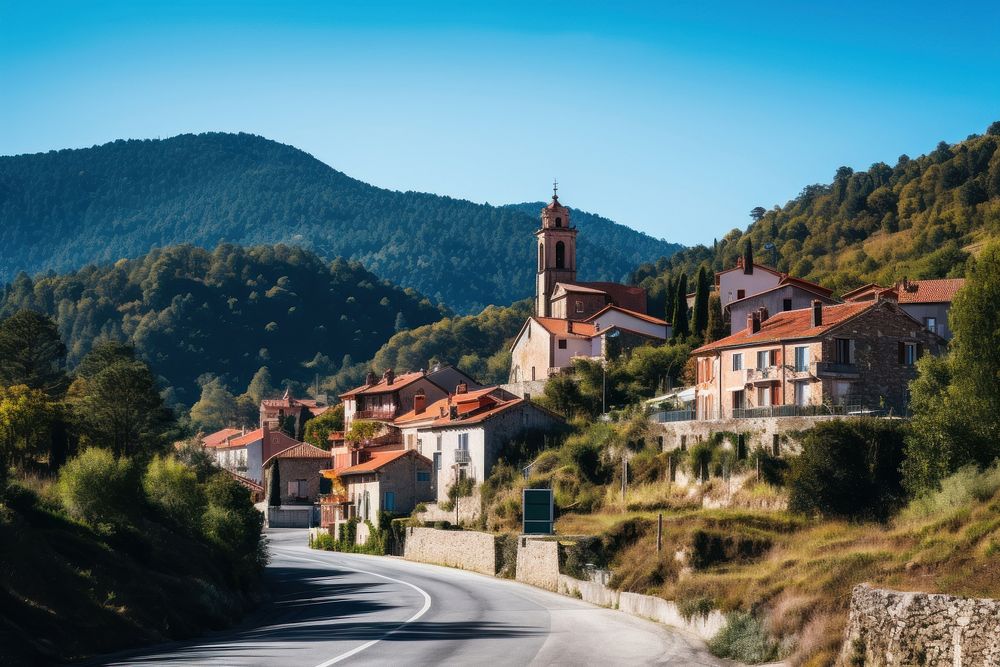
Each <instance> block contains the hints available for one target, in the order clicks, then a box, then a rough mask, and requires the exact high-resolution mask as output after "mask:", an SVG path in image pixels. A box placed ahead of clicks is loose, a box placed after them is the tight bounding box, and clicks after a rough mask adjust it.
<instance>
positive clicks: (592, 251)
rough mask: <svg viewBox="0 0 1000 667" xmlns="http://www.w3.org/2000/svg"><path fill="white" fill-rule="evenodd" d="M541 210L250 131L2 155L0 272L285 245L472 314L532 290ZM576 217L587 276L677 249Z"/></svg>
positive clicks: (612, 275) (0, 276) (616, 274)
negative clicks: (179, 249) (466, 195)
mask: <svg viewBox="0 0 1000 667" xmlns="http://www.w3.org/2000/svg"><path fill="white" fill-rule="evenodd" d="M541 186H542V184H540V187H541ZM540 208H541V206H540V205H534V204H533V205H529V206H528V207H527V208H525V207H517V206H514V207H509V206H500V207H497V206H490V205H488V204H487V205H480V204H474V203H472V202H469V201H462V200H457V199H452V198H450V197H441V196H437V195H431V194H423V193H417V192H395V191H390V190H385V189H382V188H377V187H374V186H371V185H368V184H366V183H363V182H361V181H358V180H355V179H353V178H350V177H348V176H346V175H345V174H343V173H341V172H339V171H336V170H335V169H331V168H330V167H329V166H327V165H325V164H323V163H322V162H320V161H319V160H316V159H315V158H313V157H312V156H310V155H308V154H307V153H305V152H303V151H300V150H298V149H296V148H293V147H291V146H286V145H283V144H279V143H277V142H274V141H270V140H267V139H264V138H262V137H258V136H253V135H248V134H223V133H210V134H200V135H181V136H177V137H173V138H170V139H164V140H142V141H139V140H130V141H116V142H114V143H110V144H106V145H103V146H95V147H93V148H86V149H80V150H61V151H50V152H48V153H39V154H35V155H20V156H12V157H0V282H5V281H9V280H11V279H12V278H13V277H14V276H15V275H16V274H17V272H19V271H27V272H28V273H32V274H33V273H36V272H39V271H43V270H47V269H55V270H58V271H66V270H71V269H77V268H79V267H81V266H83V265H85V264H87V263H90V262H113V261H116V260H118V259H120V258H122V257H138V256H140V255H144V254H146V253H147V252H148V251H149V250H150V248H154V247H164V246H169V245H175V244H180V243H191V244H194V245H197V246H201V247H205V248H214V247H215V246H216V245H218V244H219V243H223V242H229V243H239V244H243V245H252V244H262V243H266V244H271V243H287V244H294V245H301V246H303V247H306V248H310V249H312V250H313V251H315V252H316V253H318V254H319V255H320V256H322V257H324V258H326V259H328V260H332V259H334V258H335V257H345V258H350V259H353V260H357V261H361V262H362V263H363V264H364V265H365V267H367V268H368V269H369V270H370V271H372V272H374V273H375V274H377V275H379V276H381V277H383V278H387V279H389V280H391V281H393V282H394V283H396V284H399V285H402V286H404V287H412V288H414V289H416V290H418V291H420V292H421V293H423V294H426V295H429V296H430V297H431V298H432V299H434V300H436V301H440V302H444V303H446V304H447V305H448V306H449V307H451V308H454V309H455V310H456V311H458V312H465V313H470V312H477V311H479V310H481V309H483V308H484V307H486V306H487V305H489V304H508V303H511V302H512V301H515V300H517V299H522V298H524V297H526V296H529V295H530V294H531V293H532V289H533V285H532V279H533V274H532V272H531V267H533V266H534V245H533V240H532V236H531V233H532V232H533V231H534V230H535V229H536V228H537V227H538V224H539V223H538V214H539V209H540ZM531 209H533V210H531ZM578 224H580V225H581V227H582V229H581V231H582V232H583V233H582V234H581V235H580V243H579V259H580V261H579V264H580V268H581V275H580V279H581V280H620V279H622V277H623V276H625V275H627V274H628V272H629V271H631V270H632V269H633V268H634V267H635V266H636V265H638V264H639V263H641V262H643V261H648V260H650V259H653V258H656V257H659V256H661V255H670V254H671V253H672V252H674V251H675V250H677V249H678V248H679V246H677V245H674V244H670V243H666V242H664V241H660V240H657V239H654V238H652V237H650V236H647V235H645V234H640V233H639V232H636V231H634V230H632V229H629V228H628V227H625V226H623V225H619V224H615V223H614V222H611V221H610V220H607V219H605V218H600V217H598V216H593V215H584V214H581V215H580V216H579V218H578Z"/></svg>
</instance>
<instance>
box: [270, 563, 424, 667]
mask: <svg viewBox="0 0 1000 667" xmlns="http://www.w3.org/2000/svg"><path fill="white" fill-rule="evenodd" d="M274 550H275V551H278V552H279V553H281V555H282V556H284V557H285V558H291V559H293V560H304V561H309V562H311V563H319V564H320V565H332V564H334V563H331V562H330V561H326V560H319V559H318V558H306V557H305V556H292V555H291V554H289V553H287V552H285V551H284V550H283V549H281V548H280V547H278V548H276V549H274ZM335 565H336V566H337V567H340V568H343V569H345V570H351V571H352V572H358V573H360V574H367V575H371V576H373V577H378V578H379V579H385V580H386V581H392V582H395V583H397V584H403V585H404V586H409V587H410V588H412V589H413V590H415V591H416V592H418V593H420V594H421V595H423V596H424V606H423V607H421V608H420V611H418V612H417V613H416V614H414V615H413V616H410V617H409V618H408V619H406V620H405V621H401V622H400V624H399V625H397V626H396V627H395V628H393V629H392V630H389V631H388V632H386V633H385V634H384V635H382V636H381V637H379V638H378V639H373V640H371V641H370V642H366V643H364V644H362V645H361V646H358V647H357V648H354V649H351V650H350V651H347V652H346V653H341V654H340V655H338V656H336V657H333V658H330V659H329V660H327V661H326V662H321V663H320V664H318V665H316V667H330V665H335V664H337V663H338V662H341V661H342V660H347V659H348V658H350V657H351V656H354V655H357V654H358V653H361V652H362V651H364V650H366V649H369V648H371V647H372V646H374V645H375V644H378V643H379V642H380V641H382V640H383V639H385V638H386V637H388V636H389V635H392V634H395V633H397V632H399V631H400V630H401V629H402V628H403V626H404V625H406V624H407V623H412V622H413V621H415V620H417V619H418V618H420V617H421V616H423V615H424V614H426V613H427V610H428V609H430V608H431V596H430V595H428V594H427V591H425V590H424V589H422V588H420V587H419V586H416V585H414V584H411V583H410V582H408V581H403V580H402V579H394V578H393V577H387V576H385V575H384V574H378V573H377V572H369V571H367V570H359V569H357V568H354V567H349V566H347V565H343V564H341V563H336V564H335Z"/></svg>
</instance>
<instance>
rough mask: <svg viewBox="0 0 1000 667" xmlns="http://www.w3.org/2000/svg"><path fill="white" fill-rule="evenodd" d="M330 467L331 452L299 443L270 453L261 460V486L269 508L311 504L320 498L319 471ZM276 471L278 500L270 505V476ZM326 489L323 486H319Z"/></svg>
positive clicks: (271, 501) (321, 477) (320, 476)
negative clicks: (262, 475) (279, 493)
mask: <svg viewBox="0 0 1000 667" xmlns="http://www.w3.org/2000/svg"><path fill="white" fill-rule="evenodd" d="M329 467H330V452H328V451H326V450H324V449H320V448H319V447H314V446H312V445H310V444H308V443H305V442H299V443H296V444H294V445H293V446H292V447H288V448H287V449H283V450H281V451H279V452H277V453H274V454H272V455H271V456H270V457H268V459H267V460H265V461H264V465H263V471H264V478H263V486H264V489H265V491H266V493H267V501H268V504H269V505H311V504H313V503H315V502H316V501H317V500H318V499H319V496H320V492H321V490H325V488H322V489H321V479H323V476H322V474H321V473H320V471H322V470H326V469H328V468H329ZM275 471H277V474H278V481H279V482H280V489H281V498H280V499H278V502H273V499H272V498H271V477H272V476H273V475H274V474H275ZM322 486H323V487H325V486H326V483H322Z"/></svg>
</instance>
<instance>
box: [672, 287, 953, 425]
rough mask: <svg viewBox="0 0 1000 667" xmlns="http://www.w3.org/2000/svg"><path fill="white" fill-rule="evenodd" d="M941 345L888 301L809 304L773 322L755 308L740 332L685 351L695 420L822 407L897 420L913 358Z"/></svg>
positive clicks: (913, 372)
mask: <svg viewBox="0 0 1000 667" xmlns="http://www.w3.org/2000/svg"><path fill="white" fill-rule="evenodd" d="M944 346H945V341H944V340H943V339H942V338H941V337H940V336H938V335H936V334H934V333H931V332H929V331H927V330H926V329H925V328H924V327H923V326H922V325H921V323H919V322H917V321H916V320H914V319H913V318H912V317H911V316H910V315H908V314H907V313H906V312H904V311H903V310H902V309H901V308H900V307H899V305H898V304H897V303H895V302H894V301H891V300H885V299H878V300H876V301H869V302H858V303H845V304H840V305H833V306H828V305H825V304H824V303H823V302H822V301H819V300H816V301H814V302H813V304H812V306H811V307H810V308H805V309H799V310H792V311H786V312H781V313H777V314H775V315H773V316H769V314H768V312H767V310H766V309H761V310H760V311H759V312H757V313H751V314H750V315H748V317H747V325H746V328H744V329H743V330H742V331H740V332H739V333H736V334H734V335H731V336H728V337H726V338H723V339H721V340H718V341H715V342H713V343H709V344H707V345H703V346H702V347H700V348H698V349H696V350H694V351H693V352H692V356H693V357H694V358H695V360H696V366H697V384H696V386H695V406H696V408H695V410H696V415H695V418H696V419H702V420H704V419H722V418H731V417H741V416H748V417H749V416H764V415H765V413H766V414H768V415H775V414H779V413H780V412H781V410H782V409H783V408H786V407H798V408H802V407H806V406H816V405H822V404H827V405H852V406H858V409H861V410H892V411H894V412H895V413H897V414H900V413H903V412H905V410H906V406H907V404H908V402H909V401H908V398H909V397H908V389H907V385H908V384H909V382H910V380H912V379H914V378H915V377H916V368H915V364H916V361H917V359H918V358H919V357H920V356H921V355H923V354H925V353H931V354H939V353H940V352H941V351H943V349H944ZM755 411H756V412H755ZM786 412H788V413H789V414H795V413H796V411H795V410H786Z"/></svg>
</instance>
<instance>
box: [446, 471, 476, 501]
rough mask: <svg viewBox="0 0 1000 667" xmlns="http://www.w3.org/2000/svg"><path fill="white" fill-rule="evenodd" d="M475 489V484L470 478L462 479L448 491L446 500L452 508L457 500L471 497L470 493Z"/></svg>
mask: <svg viewBox="0 0 1000 667" xmlns="http://www.w3.org/2000/svg"><path fill="white" fill-rule="evenodd" d="M475 488H476V483H475V481H473V479H472V478H471V477H463V478H462V479H460V480H458V481H456V482H455V483H454V484H452V485H451V487H450V488H449V489H448V500H450V501H451V502H452V507H454V503H455V501H456V500H458V499H459V498H467V497H468V496H471V495H472V491H473V490H474V489H475Z"/></svg>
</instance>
